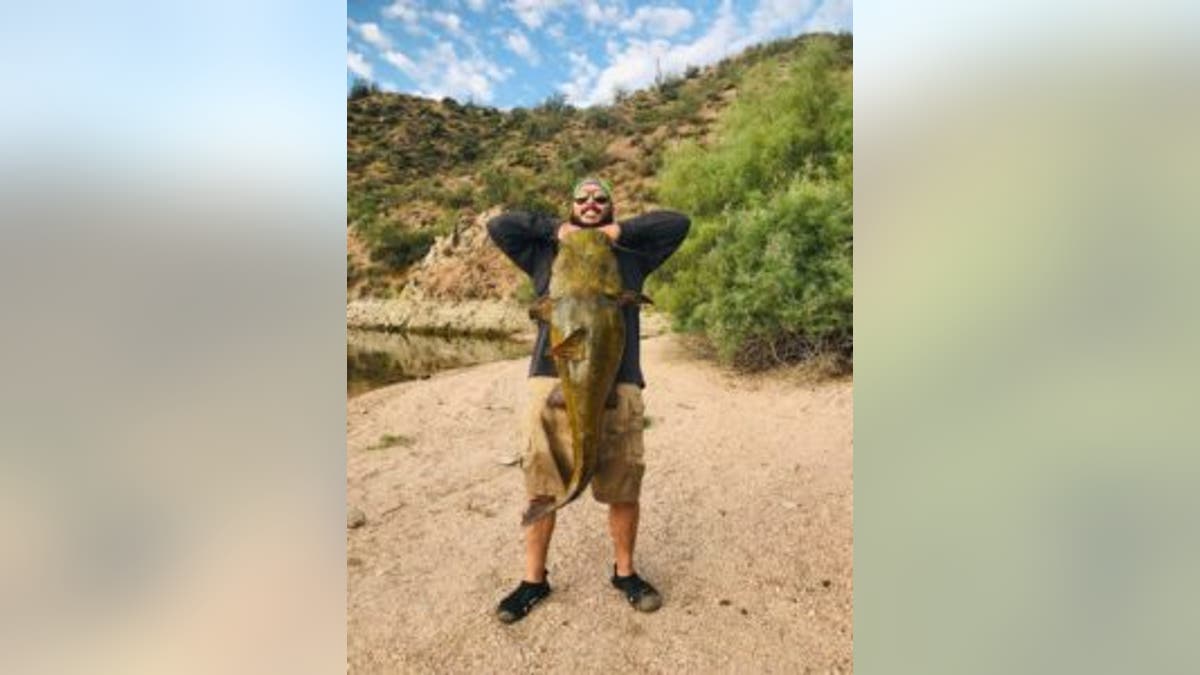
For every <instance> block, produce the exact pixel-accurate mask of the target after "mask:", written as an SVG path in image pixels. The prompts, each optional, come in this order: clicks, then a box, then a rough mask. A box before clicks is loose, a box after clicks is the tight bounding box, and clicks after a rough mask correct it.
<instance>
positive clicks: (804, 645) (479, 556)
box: [347, 336, 853, 673]
mask: <svg viewBox="0 0 1200 675" xmlns="http://www.w3.org/2000/svg"><path fill="white" fill-rule="evenodd" d="M642 346H643V353H642V358H643V362H642V366H643V371H644V372H645V373H646V378H647V380H648V382H649V386H648V388H647V389H646V390H645V401H646V414H647V417H648V418H649V419H650V426H649V428H648V429H647V430H646V459H647V466H648V468H647V473H646V479H645V483H644V486H643V490H644V492H643V502H642V504H643V509H642V526H641V531H640V533H639V538H638V555H637V565H638V570H639V572H641V573H642V575H643V576H645V577H646V578H648V579H650V580H651V581H652V582H654V584H655V585H656V586H658V588H659V589H660V590H661V591H662V592H663V595H664V598H665V603H664V606H663V608H662V609H661V610H660V611H658V612H656V613H654V614H648V615H642V614H638V613H636V612H634V611H633V610H632V609H631V608H630V607H629V606H628V605H627V604H626V603H625V602H624V601H623V599H622V598H621V596H620V595H619V594H618V593H617V591H615V590H614V589H612V588H611V587H610V586H609V585H608V575H609V573H610V566H611V559H612V551H611V546H610V542H609V539H608V535H607V531H606V520H605V510H604V507H602V506H601V505H599V504H597V503H595V502H594V501H592V499H591V496H590V493H589V494H588V495H585V496H584V497H583V498H581V499H580V500H579V501H577V502H575V503H574V504H572V505H570V506H568V507H567V508H566V509H564V511H563V513H562V514H561V515H560V516H559V519H558V527H557V530H556V532H555V537H554V542H553V544H552V547H551V552H550V562H549V569H550V582H551V584H552V586H553V587H554V593H553V595H551V597H550V598H549V599H548V600H547V601H546V602H545V603H543V604H542V605H541V606H539V607H538V608H537V609H536V610H534V612H533V613H531V614H530V615H529V617H527V618H526V619H525V620H524V621H521V622H519V623H517V624H515V625H512V626H503V625H501V624H499V623H498V622H497V621H496V620H495V619H494V618H493V614H492V612H493V609H494V607H495V604H496V602H497V601H498V600H499V599H500V597H502V596H503V595H504V594H505V593H506V592H507V591H509V590H511V587H512V586H514V585H515V584H516V582H517V580H518V579H519V576H520V573H521V570H522V533H521V529H520V527H519V524H518V518H519V514H520V510H521V499H522V495H523V492H522V487H521V486H522V483H521V475H520V469H519V468H518V467H517V466H508V465H505V464H504V463H502V461H503V460H504V459H506V458H511V457H514V456H515V455H516V453H517V450H518V448H519V443H520V438H519V432H518V413H519V411H521V410H522V409H523V407H524V405H525V400H526V394H525V389H524V386H523V385H524V376H525V371H526V368H527V363H528V362H527V360H526V359H518V360H514V361H504V362H499V363H492V364H488V365H483V366H477V367H473V368H468V369H464V370H458V371H452V372H446V373H440V374H438V375H435V376H434V377H432V378H430V379H428V380H424V381H418V382H408V383H403V384H399V385H395V386H392V387H388V388H386V389H382V390H378V391H375V392H372V393H369V394H366V395H364V396H361V397H359V398H355V399H353V400H351V401H350V402H349V404H348V430H347V431H348V445H349V448H348V456H347V474H348V478H347V491H348V498H349V503H350V506H352V507H357V508H359V509H361V510H362V511H363V512H364V513H365V514H366V518H367V521H366V524H365V525H363V526H362V527H359V528H357V529H353V530H349V531H348V534H347V550H348V553H347V556H348V561H347V562H348V570H349V590H348V612H349V616H348V626H347V628H348V636H349V637H348V643H349V644H348V646H349V667H350V671H351V672H354V673H399V672H539V673H540V672H547V673H549V672H586V673H601V672H603V673H610V672H640V673H647V672H649V673H667V672H670V673H677V672H714V671H719V672H755V673H766V672H778V673H808V672H813V673H833V672H840V673H846V672H850V670H851V644H852V628H851V621H852V614H851V596H852V587H851V547H852V536H851V527H852V506H853V497H852V489H851V467H852V461H851V459H852V425H853V408H852V390H853V385H852V384H851V383H849V382H838V383H829V384H823V385H817V386H809V385H800V384H796V383H794V382H788V381H786V380H784V379H782V378H779V377H768V378H755V379H738V378H734V377H731V376H729V375H726V374H725V373H724V372H722V371H720V370H718V369H717V368H715V367H713V366H711V365H709V364H707V363H705V362H701V361H697V360H695V359H693V358H691V357H690V356H688V355H687V354H686V353H685V352H684V351H683V349H682V348H680V347H679V346H678V345H677V343H676V342H675V339H674V338H672V337H670V336H661V337H655V338H651V339H648V340H646V341H644V342H643V345H642ZM385 436H391V437H392V438H389V439H387V440H388V441H390V442H391V443H393V444H392V445H391V446H390V447H387V448H382V449H371V448H372V447H373V446H377V445H379V444H380V441H381V439H383V438H384V437H385Z"/></svg>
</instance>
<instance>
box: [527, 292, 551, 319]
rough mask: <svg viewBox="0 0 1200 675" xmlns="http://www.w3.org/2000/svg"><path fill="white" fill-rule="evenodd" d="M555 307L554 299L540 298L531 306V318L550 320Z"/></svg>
mask: <svg viewBox="0 0 1200 675" xmlns="http://www.w3.org/2000/svg"><path fill="white" fill-rule="evenodd" d="M553 308H554V301H553V300H551V299H550V298H549V297H545V298H538V299H537V300H536V301H535V302H534V303H533V304H532V305H530V306H529V318H530V319H533V320H534V321H547V322H548V321H550V311H551V310H552V309H553Z"/></svg>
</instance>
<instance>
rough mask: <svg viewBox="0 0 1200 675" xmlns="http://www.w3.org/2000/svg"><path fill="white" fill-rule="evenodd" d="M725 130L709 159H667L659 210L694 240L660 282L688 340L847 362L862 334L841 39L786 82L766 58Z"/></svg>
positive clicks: (683, 149)
mask: <svg viewBox="0 0 1200 675" xmlns="http://www.w3.org/2000/svg"><path fill="white" fill-rule="evenodd" d="M765 51H766V55H765V56H764V57H763V60H764V62H763V63H761V64H760V65H759V66H756V67H755V69H754V70H752V72H751V73H750V74H748V76H747V80H746V82H748V83H752V84H751V85H750V86H747V87H745V89H744V91H743V93H742V94H741V96H739V99H738V102H737V103H736V104H735V105H734V106H733V107H732V108H730V109H729V110H728V111H727V112H726V113H725V114H723V115H722V118H721V119H720V120H719V127H718V128H719V137H718V139H717V141H716V142H715V143H714V145H713V146H712V147H710V148H707V149H705V148H702V147H700V146H699V145H697V144H696V143H691V142H688V143H684V144H682V145H680V146H678V147H676V148H674V149H672V150H670V151H668V153H667V155H666V158H665V163H664V168H663V171H662V173H661V176H662V182H661V187H660V201H661V202H662V203H664V204H670V205H672V206H673V207H675V208H680V209H681V210H683V211H685V212H687V213H689V214H690V215H691V216H692V218H693V223H694V224H693V229H692V232H691V235H690V236H689V237H688V240H687V241H686V242H685V243H684V245H683V247H682V248H681V250H680V251H679V252H677V253H676V254H675V255H674V256H673V257H672V258H671V259H670V260H669V261H668V262H667V264H666V265H664V267H663V269H662V270H660V272H659V273H658V278H657V279H655V280H653V283H652V291H653V294H654V295H655V297H656V298H658V300H659V302H660V303H661V304H663V305H664V306H665V307H666V308H667V309H668V310H669V311H671V313H672V315H673V316H674V319H675V323H676V326H677V327H678V328H680V329H683V330H688V331H699V332H702V333H703V334H704V335H705V336H707V337H708V339H709V340H710V341H711V342H712V343H713V345H714V346H715V347H716V348H717V353H718V355H719V356H720V357H721V358H722V359H723V360H725V361H727V362H730V363H733V364H734V365H737V366H741V367H746V368H760V367H767V366H771V365H775V364H779V363H786V362H791V361H796V360H800V359H804V358H806V357H808V356H812V355H814V354H818V353H830V352H833V353H836V354H838V355H840V356H842V357H844V358H845V359H847V362H848V359H849V358H850V356H851V353H852V352H851V349H852V335H853V328H852V327H853V323H852V321H853V275H852V268H851V261H852V258H853V212H852V201H853V200H852V194H853V193H852V166H853V154H852V153H853V147H852V138H853V136H852V116H851V109H852V100H851V90H850V79H849V74H848V73H847V72H845V71H843V70H842V69H841V68H839V67H838V66H837V61H836V58H835V57H836V55H837V52H836V45H835V43H834V42H833V41H831V40H816V39H814V40H811V41H809V42H807V43H806V44H805V46H804V48H803V52H802V55H801V57H800V58H799V59H798V60H797V61H796V62H795V63H794V64H792V65H791V66H790V67H789V68H787V69H786V71H784V72H783V73H782V74H778V73H779V70H778V66H777V65H776V63H775V62H773V61H772V60H771V59H768V58H766V56H769V55H770V54H771V53H773V52H772V48H768V49H766V50H765Z"/></svg>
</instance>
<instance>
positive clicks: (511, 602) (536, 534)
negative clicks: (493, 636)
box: [496, 513, 555, 623]
mask: <svg viewBox="0 0 1200 675" xmlns="http://www.w3.org/2000/svg"><path fill="white" fill-rule="evenodd" d="M554 515H555V514H553V513H551V514H550V515H548V516H546V517H544V518H542V519H541V520H538V521H537V522H535V523H532V524H531V525H529V526H528V527H526V528H525V578H524V579H522V580H521V584H520V585H519V586H517V590H515V591H513V592H512V593H509V594H508V595H507V596H505V598H504V599H503V600H501V601H500V606H499V607H497V608H496V617H497V618H499V619H500V620H501V621H503V622H504V623H513V622H514V621H520V620H521V619H523V618H525V615H526V614H528V613H529V610H531V609H533V606H534V605H536V604H538V603H539V602H541V601H542V600H544V599H545V598H546V596H548V595H550V584H549V583H548V582H547V581H546V554H547V552H548V551H549V550H550V536H551V535H553V534H554Z"/></svg>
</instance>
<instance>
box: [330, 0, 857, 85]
mask: <svg viewBox="0 0 1200 675" xmlns="http://www.w3.org/2000/svg"><path fill="white" fill-rule="evenodd" d="M346 23H347V27H346V82H347V86H349V84H350V83H352V82H353V81H354V80H355V79H358V78H365V79H368V80H371V81H373V82H375V83H376V84H377V85H378V86H379V87H380V88H381V89H383V90H385V91H397V92H404V93H407V94H414V95H417V96H424V97H429V98H438V99H440V98H443V97H445V96H451V97H453V98H455V99H458V100H459V101H460V102H466V101H473V102H475V103H478V104H483V105H489V106H494V107H498V108H503V109H508V108H513V107H517V106H522V107H528V106H532V105H537V104H538V103H540V102H542V101H544V100H546V99H547V98H549V97H550V96H553V95H557V94H562V95H565V96H566V98H567V102H568V103H570V104H572V105H575V106H579V107H585V106H589V105H594V104H605V103H611V102H612V100H613V97H614V95H615V93H616V92H617V91H621V90H624V91H634V90H637V89H641V88H644V87H646V86H648V85H650V84H653V82H654V80H655V77H656V76H657V75H658V74H660V73H661V74H662V75H664V76H667V75H673V74H679V73H682V72H683V71H684V70H685V69H686V68H687V67H688V66H692V65H694V66H705V65H708V64H710V63H715V62H717V61H720V60H721V59H722V58H724V57H726V56H729V55H732V54H736V53H737V52H739V51H741V50H742V49H744V48H746V47H748V46H750V45H753V44H757V43H760V42H764V41H769V40H773V39H776V38H781V37H791V36H794V35H799V34H801V33H808V32H816V31H844V32H849V31H851V30H852V28H853V25H852V18H851V0H649V1H641V0H574V1H571V0H435V1H422V0H350V2H349V5H348V8H347V22H346Z"/></svg>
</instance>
